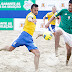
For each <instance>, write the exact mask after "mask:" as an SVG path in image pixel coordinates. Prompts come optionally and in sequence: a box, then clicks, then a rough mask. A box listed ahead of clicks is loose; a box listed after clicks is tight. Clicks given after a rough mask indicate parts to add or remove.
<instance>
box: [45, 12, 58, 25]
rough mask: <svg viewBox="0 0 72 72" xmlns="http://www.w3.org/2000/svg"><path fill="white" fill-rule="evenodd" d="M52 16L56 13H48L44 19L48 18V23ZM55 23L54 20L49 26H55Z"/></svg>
mask: <svg viewBox="0 0 72 72" xmlns="http://www.w3.org/2000/svg"><path fill="white" fill-rule="evenodd" d="M54 14H55V15H57V13H53V12H49V13H47V14H46V17H48V21H49V20H50V19H51V17H52V16H53V15H54ZM55 23H56V19H54V20H53V21H52V22H51V23H50V24H51V25H55Z"/></svg>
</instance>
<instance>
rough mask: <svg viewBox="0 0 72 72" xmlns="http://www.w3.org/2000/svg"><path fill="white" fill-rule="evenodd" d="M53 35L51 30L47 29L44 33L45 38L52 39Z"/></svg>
mask: <svg viewBox="0 0 72 72" xmlns="http://www.w3.org/2000/svg"><path fill="white" fill-rule="evenodd" d="M52 36H53V34H52V33H51V32H50V31H46V32H44V33H43V37H44V39H45V40H51V39H52Z"/></svg>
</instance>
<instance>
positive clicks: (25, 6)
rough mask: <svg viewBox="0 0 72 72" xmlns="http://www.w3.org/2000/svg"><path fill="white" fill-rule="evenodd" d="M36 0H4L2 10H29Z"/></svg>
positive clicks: (0, 6) (1, 3)
mask: <svg viewBox="0 0 72 72" xmlns="http://www.w3.org/2000/svg"><path fill="white" fill-rule="evenodd" d="M33 3H35V0H2V1H0V10H29V9H30V8H31V5H32V4H33Z"/></svg>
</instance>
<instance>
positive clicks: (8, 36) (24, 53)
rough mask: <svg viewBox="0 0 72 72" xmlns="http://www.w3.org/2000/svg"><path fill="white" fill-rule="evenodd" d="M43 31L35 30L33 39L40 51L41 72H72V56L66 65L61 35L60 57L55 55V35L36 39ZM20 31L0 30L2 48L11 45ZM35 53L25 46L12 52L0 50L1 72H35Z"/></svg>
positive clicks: (0, 46)
mask: <svg viewBox="0 0 72 72" xmlns="http://www.w3.org/2000/svg"><path fill="white" fill-rule="evenodd" d="M39 33H41V32H35V33H34V35H33V39H34V42H35V44H36V45H37V47H38V48H39V51H40V62H39V72H72V57H71V58H70V61H69V64H68V66H66V65H65V64H66V48H65V43H64V39H63V37H62V36H61V38H60V45H61V46H62V47H61V48H59V49H58V57H56V56H55V47H54V45H55V43H54V37H53V38H52V40H48V41H47V40H44V38H43V37H39V38H38V39H36V36H37V35H38V34H39ZM19 34H20V31H0V48H2V47H5V46H10V45H11V44H12V42H13V41H14V40H15V39H16V38H17V37H18V35H19ZM33 61H34V55H33V54H32V53H31V52H29V51H28V50H27V48H26V47H25V46H22V47H18V48H16V49H15V50H13V51H12V52H8V51H0V72H34V62H33Z"/></svg>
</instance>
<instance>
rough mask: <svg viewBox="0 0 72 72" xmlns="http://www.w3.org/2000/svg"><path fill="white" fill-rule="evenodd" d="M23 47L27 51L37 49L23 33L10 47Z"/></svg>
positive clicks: (28, 36)
mask: <svg viewBox="0 0 72 72" xmlns="http://www.w3.org/2000/svg"><path fill="white" fill-rule="evenodd" d="M24 45H25V46H26V47H27V48H28V50H29V51H30V50H32V49H38V48H37V46H35V44H34V42H33V38H32V36H31V35H30V34H28V33H27V32H25V31H23V32H22V33H21V34H20V36H19V37H18V38H17V39H16V40H15V41H14V42H13V43H12V45H11V46H13V47H14V48H16V47H19V46H24Z"/></svg>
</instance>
